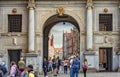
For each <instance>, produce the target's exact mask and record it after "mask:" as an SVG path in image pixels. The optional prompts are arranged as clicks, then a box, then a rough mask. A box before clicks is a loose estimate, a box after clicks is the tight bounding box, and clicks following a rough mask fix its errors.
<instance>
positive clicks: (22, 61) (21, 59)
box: [18, 57, 25, 73]
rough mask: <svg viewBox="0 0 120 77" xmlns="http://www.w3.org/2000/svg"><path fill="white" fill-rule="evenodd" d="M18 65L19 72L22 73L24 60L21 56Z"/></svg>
mask: <svg viewBox="0 0 120 77" xmlns="http://www.w3.org/2000/svg"><path fill="white" fill-rule="evenodd" d="M18 66H19V71H20V73H22V72H23V71H24V68H25V62H24V59H23V57H21V58H20V61H19V62H18Z"/></svg>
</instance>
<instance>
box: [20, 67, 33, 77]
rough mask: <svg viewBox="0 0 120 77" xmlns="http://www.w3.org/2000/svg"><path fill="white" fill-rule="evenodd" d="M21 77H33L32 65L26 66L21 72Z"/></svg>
mask: <svg viewBox="0 0 120 77" xmlns="http://www.w3.org/2000/svg"><path fill="white" fill-rule="evenodd" d="M21 77H35V76H34V71H33V65H28V66H27V67H26V68H25V70H24V71H23V72H22V74H21Z"/></svg>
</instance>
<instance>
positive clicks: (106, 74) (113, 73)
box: [40, 72, 120, 77]
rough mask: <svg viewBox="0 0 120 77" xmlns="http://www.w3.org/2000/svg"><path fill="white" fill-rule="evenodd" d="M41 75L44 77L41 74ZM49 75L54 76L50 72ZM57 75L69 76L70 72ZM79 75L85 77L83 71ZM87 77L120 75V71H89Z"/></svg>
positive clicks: (119, 76) (61, 76) (49, 76)
mask: <svg viewBox="0 0 120 77" xmlns="http://www.w3.org/2000/svg"><path fill="white" fill-rule="evenodd" d="M40 77H44V76H43V75H41V76H40ZM48 77H54V76H53V75H52V74H49V75H48ZM57 77H69V74H67V75H66V74H59V75H58V76H57ZM79 77H84V76H83V73H80V74H79ZM87 77H120V72H99V73H87Z"/></svg>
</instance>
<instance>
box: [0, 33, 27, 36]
mask: <svg viewBox="0 0 120 77" xmlns="http://www.w3.org/2000/svg"><path fill="white" fill-rule="evenodd" d="M26 35H27V33H1V36H26Z"/></svg>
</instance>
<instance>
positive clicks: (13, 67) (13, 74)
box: [10, 61, 18, 77]
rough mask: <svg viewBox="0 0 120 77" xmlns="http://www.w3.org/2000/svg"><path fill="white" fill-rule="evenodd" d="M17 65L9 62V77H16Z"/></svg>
mask: <svg viewBox="0 0 120 77" xmlns="http://www.w3.org/2000/svg"><path fill="white" fill-rule="evenodd" d="M17 70H18V68H17V65H16V63H15V62H14V61H12V62H11V69H10V77H17V73H18V71H17Z"/></svg>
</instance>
